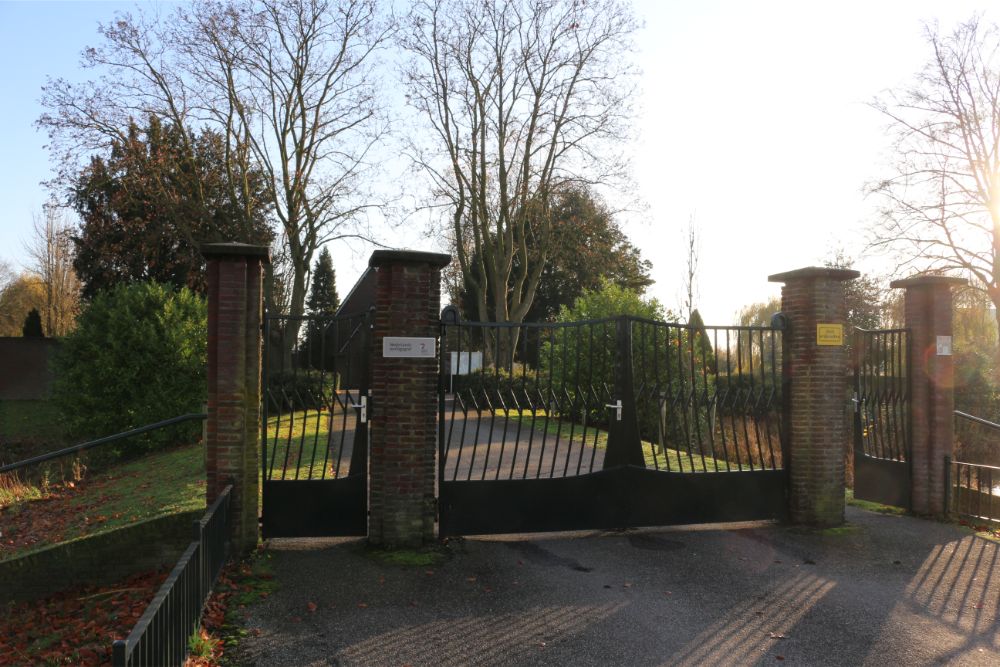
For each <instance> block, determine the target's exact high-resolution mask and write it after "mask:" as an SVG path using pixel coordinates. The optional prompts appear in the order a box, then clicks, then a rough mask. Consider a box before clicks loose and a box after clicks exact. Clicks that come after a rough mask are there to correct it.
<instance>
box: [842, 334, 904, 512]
mask: <svg viewBox="0 0 1000 667" xmlns="http://www.w3.org/2000/svg"><path fill="white" fill-rule="evenodd" d="M853 356H854V497H855V498H859V499H861V500H870V501H872V502H878V503H883V504H886V505H894V506H896V507H905V508H907V509H908V508H909V507H910V475H911V470H910V395H909V381H908V374H909V369H910V350H909V344H908V333H907V330H906V329H885V330H881V331H868V330H865V329H856V330H855V332H854V350H853Z"/></svg>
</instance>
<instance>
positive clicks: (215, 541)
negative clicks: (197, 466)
mask: <svg viewBox="0 0 1000 667" xmlns="http://www.w3.org/2000/svg"><path fill="white" fill-rule="evenodd" d="M232 488H233V487H232V486H227V487H226V488H225V489H223V491H222V493H221V494H220V495H219V497H218V498H217V499H216V500H215V502H214V503H212V506H211V507H209V508H208V511H207V512H206V513H205V516H204V517H202V518H201V519H200V520H198V521H195V522H194V541H193V542H191V544H190V545H189V546H188V548H187V549H186V550H185V551H184V554H183V555H182V556H181V559H180V560H179V561H178V562H177V565H176V566H175V567H174V569H173V570H172V571H171V572H170V575H169V576H168V577H167V580H166V581H165V582H163V585H162V586H161V587H160V590H159V591H157V593H156V596H155V597H154V598H153V600H152V602H150V603H149V606H148V607H146V611H145V612H143V614H142V616H141V617H140V618H139V621H138V622H137V623H136V624H135V627H134V628H132V631H131V632H130V633H129V635H128V637H126V638H125V639H119V640H117V641H115V643H114V644H113V646H112V664H113V665H114V666H115V667H125V666H126V665H130V666H131V665H135V666H140V665H183V664H184V661H185V658H186V657H187V651H188V640H189V639H190V637H191V635H192V634H193V633H195V632H196V631H197V630H198V624H199V622H200V620H201V612H202V611H203V610H204V607H205V602H206V601H207V600H208V595H209V593H211V591H212V586H213V584H214V583H215V580H216V578H217V577H218V576H219V572H220V571H221V570H222V565H223V564H224V563H225V561H226V555H227V553H228V545H229V541H228V539H227V538H228V535H229V499H230V496H231V494H232Z"/></svg>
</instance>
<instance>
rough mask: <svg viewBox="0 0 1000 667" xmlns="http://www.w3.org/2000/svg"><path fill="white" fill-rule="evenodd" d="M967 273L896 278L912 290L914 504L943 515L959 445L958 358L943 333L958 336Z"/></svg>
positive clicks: (908, 320)
mask: <svg viewBox="0 0 1000 667" xmlns="http://www.w3.org/2000/svg"><path fill="white" fill-rule="evenodd" d="M965 284H966V281H965V280H964V279H962V278H951V277H948V276H915V277H912V278H907V279H904V280H896V281H894V282H892V283H890V287H894V288H899V289H904V290H906V292H905V296H904V309H905V310H904V319H905V326H906V328H907V329H909V344H910V364H909V369H908V377H909V381H910V478H911V480H912V481H911V487H910V506H911V509H912V510H913V511H914V512H916V513H917V514H927V515H931V516H938V517H941V516H943V515H944V509H945V493H946V489H945V464H944V457H945V456H951V455H952V453H953V450H954V433H953V424H954V415H953V412H954V410H955V391H954V357H952V356H951V354H938V349H937V339H938V336H948V337H950V336H951V335H952V288H953V287H958V286H961V285H965Z"/></svg>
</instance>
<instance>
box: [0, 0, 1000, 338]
mask: <svg viewBox="0 0 1000 667" xmlns="http://www.w3.org/2000/svg"><path fill="white" fill-rule="evenodd" d="M135 4H136V3H133V2H127V3H126V2H90V1H84V0H81V1H79V2H45V1H34V2H10V1H9V0H0V156H2V157H0V201H2V202H3V206H2V207H0V260H5V261H7V262H9V263H11V264H13V265H14V266H15V268H18V267H23V265H24V263H25V262H26V261H27V260H26V256H25V252H24V248H23V246H24V243H25V242H27V241H28V240H29V238H30V234H31V225H32V215H33V214H34V215H38V214H39V213H40V211H41V207H42V205H43V204H44V203H45V201H46V199H47V198H48V191H47V190H46V189H45V188H44V187H43V186H42V182H43V181H47V180H49V179H50V178H51V176H52V173H51V164H50V160H49V155H48V153H47V151H46V150H45V143H46V138H45V136H44V134H43V133H42V132H40V131H38V130H36V129H35V127H34V121H35V120H36V119H37V118H38V116H39V115H40V114H41V113H42V111H43V109H42V108H41V106H40V105H39V102H38V100H39V98H40V95H41V87H42V85H43V84H44V83H45V80H46V77H47V76H51V77H63V78H67V79H70V80H79V79H80V78H82V77H85V76H86V73H85V72H82V71H81V70H80V68H79V54H80V52H81V51H82V49H83V48H84V47H86V46H88V45H95V44H97V43H98V39H97V32H96V28H97V25H98V23H99V22H104V21H108V20H110V19H111V18H113V17H114V15H115V13H116V12H118V11H122V10H128V9H131V8H133V7H134V6H135ZM141 4H144V5H146V6H149V5H151V4H152V3H149V2H146V3H141ZM160 4H164V5H167V6H169V3H160ZM989 6H990V5H989V3H987V2H984V1H980V2H966V1H963V0H948V1H945V0H937V1H935V2H931V1H928V0H908V1H905V0H904V1H897V0H867V1H855V0H842V1H841V2H837V3H818V2H801V1H799V2H766V1H755V2H746V1H741V0H690V1H687V0H684V1H681V0H650V1H648V2H646V1H637V2H636V3H635V5H634V9H635V12H636V14H637V15H638V16H639V17H640V18H641V19H642V20H643V21H644V24H645V25H644V28H643V30H642V31H641V32H640V33H639V34H638V35H637V42H638V47H639V50H638V53H637V54H636V58H637V64H638V66H639V67H640V68H641V70H642V72H643V74H642V77H641V79H640V81H639V86H640V92H639V98H638V100H637V104H636V107H637V109H638V115H637V117H636V124H637V125H636V131H635V135H636V141H635V142H634V145H632V146H631V153H632V156H633V179H634V182H635V191H636V193H637V194H638V195H639V198H640V199H641V200H642V201H643V202H644V203H645V208H644V209H643V210H641V211H633V212H629V213H626V214H622V215H621V216H620V217H619V222H620V223H621V224H622V225H623V227H624V229H625V230H626V232H627V233H628V234H629V236H630V237H631V239H632V241H633V242H634V243H635V245H637V246H638V247H639V248H640V249H641V251H642V254H643V257H644V258H646V259H648V260H650V261H651V262H652V264H653V278H654V279H655V280H656V282H655V284H654V285H653V286H652V287H651V288H650V290H649V294H650V295H651V296H654V297H656V298H657V299H659V300H660V301H661V302H662V303H663V304H664V305H665V306H666V307H668V308H671V309H673V310H678V309H679V304H680V303H681V301H682V298H683V286H682V285H683V276H684V274H685V271H686V266H685V261H686V248H685V245H684V244H685V238H684V234H685V231H684V230H685V229H686V227H687V225H688V224H689V220H693V224H694V228H695V230H696V233H697V235H698V238H699V245H700V250H699V263H698V271H697V279H696V285H697V294H698V298H697V300H696V304H697V305H698V306H699V309H700V311H701V312H702V315H703V317H704V319H705V321H706V322H707V323H708V324H717V325H724V324H730V323H733V322H735V320H736V313H737V311H738V310H739V309H740V308H741V307H742V306H744V305H746V304H749V303H752V302H754V301H762V300H764V299H767V298H768V297H770V296H773V295H776V294H778V291H779V286H778V285H774V284H771V283H768V281H767V276H769V275H771V274H775V273H780V272H783V271H788V270H791V269H796V268H801V267H804V266H810V265H817V264H822V262H823V260H824V259H826V258H828V257H830V256H831V254H832V253H833V252H834V251H835V250H837V249H838V248H840V249H843V250H844V251H845V252H846V253H847V254H848V256H850V257H852V258H854V260H855V262H856V264H855V268H858V269H860V270H862V271H863V272H865V273H868V274H875V275H881V276H884V275H887V272H888V271H889V265H890V264H889V262H887V260H886V258H884V257H879V256H875V255H873V254H872V253H870V252H867V251H866V250H865V244H864V240H865V230H866V228H867V227H868V226H870V224H871V222H872V220H873V219H874V203H873V202H872V201H869V200H866V199H865V198H864V196H863V188H864V185H865V183H866V182H868V181H871V180H872V179H875V178H877V177H878V176H879V175H881V174H884V173H886V168H887V163H888V157H889V156H888V153H887V148H888V139H887V137H886V135H885V125H886V122H885V119H884V117H882V116H881V115H880V114H879V113H878V112H876V111H875V110H873V109H871V108H870V107H869V106H868V103H869V102H871V101H872V100H873V98H874V97H875V96H877V95H879V94H880V93H882V92H883V91H885V90H887V89H891V88H894V87H899V86H902V85H905V84H907V83H909V82H910V81H912V80H913V77H914V75H915V74H916V73H917V72H918V71H919V70H920V69H921V67H922V66H923V64H924V63H925V62H926V60H927V57H928V55H929V54H928V49H927V44H926V40H925V38H924V33H923V30H924V28H923V26H924V24H925V23H928V22H934V21H938V22H939V23H940V25H941V27H942V29H949V28H950V27H951V26H953V25H954V24H956V23H957V22H959V21H962V20H965V19H967V18H969V17H970V16H972V15H973V14H974V13H980V12H984V11H987V10H988V9H989ZM986 17H987V19H990V20H994V21H995V20H998V18H1000V17H998V16H997V13H996V12H993V13H986ZM376 232H377V234H378V235H379V236H380V238H381V240H382V242H383V243H385V244H387V245H389V246H392V247H409V248H414V249H420V250H446V249H445V248H441V247H440V246H439V245H438V242H437V241H435V240H434V239H433V238H431V237H428V236H427V235H426V234H424V233H422V232H423V230H422V228H421V226H420V225H408V226H406V227H403V228H398V227H397V228H393V229H390V228H389V227H384V228H379V229H376ZM330 250H331V252H332V254H333V256H334V262H335V266H336V270H337V284H338V288H339V291H340V293H341V295H342V296H343V295H344V294H346V293H347V292H348V291H349V290H350V287H351V286H352V285H353V283H354V281H355V280H356V278H357V277H358V276H359V275H360V273H361V272H362V271H363V270H364V268H365V266H367V260H368V256H369V254H370V252H371V247H370V246H365V245H363V244H357V243H355V244H354V245H353V246H347V245H345V244H342V243H335V244H332V245H331V247H330ZM897 277H899V276H897Z"/></svg>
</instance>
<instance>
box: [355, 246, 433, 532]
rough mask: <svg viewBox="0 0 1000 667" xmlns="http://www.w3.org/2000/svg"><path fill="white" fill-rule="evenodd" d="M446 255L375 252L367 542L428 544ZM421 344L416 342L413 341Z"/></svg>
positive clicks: (372, 265) (431, 528) (430, 522)
mask: <svg viewBox="0 0 1000 667" xmlns="http://www.w3.org/2000/svg"><path fill="white" fill-rule="evenodd" d="M450 261H451V257H450V256H449V255H441V254H437V253H428V252H416V251H407V250H376V251H375V252H374V253H373V254H372V256H371V260H370V261H369V263H368V264H369V266H371V267H373V268H374V269H375V270H376V277H375V321H374V331H373V336H372V366H371V369H372V370H371V373H372V375H371V406H372V410H371V415H372V416H371V423H370V425H369V442H370V443H371V444H370V448H371V455H370V463H369V470H370V496H369V516H368V541H369V542H370V543H371V544H373V545H376V546H391V547H402V546H419V545H420V544H423V543H426V542H429V541H431V540H433V539H434V521H435V518H436V514H437V506H436V500H435V494H434V485H435V482H436V480H437V475H436V468H435V458H436V453H437V407H438V405H437V389H438V350H437V347H436V344H437V337H438V334H439V333H440V319H439V318H440V315H439V313H440V309H441V269H442V268H444V267H445V266H447V265H448V263H449V262H450ZM421 339H423V340H421Z"/></svg>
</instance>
